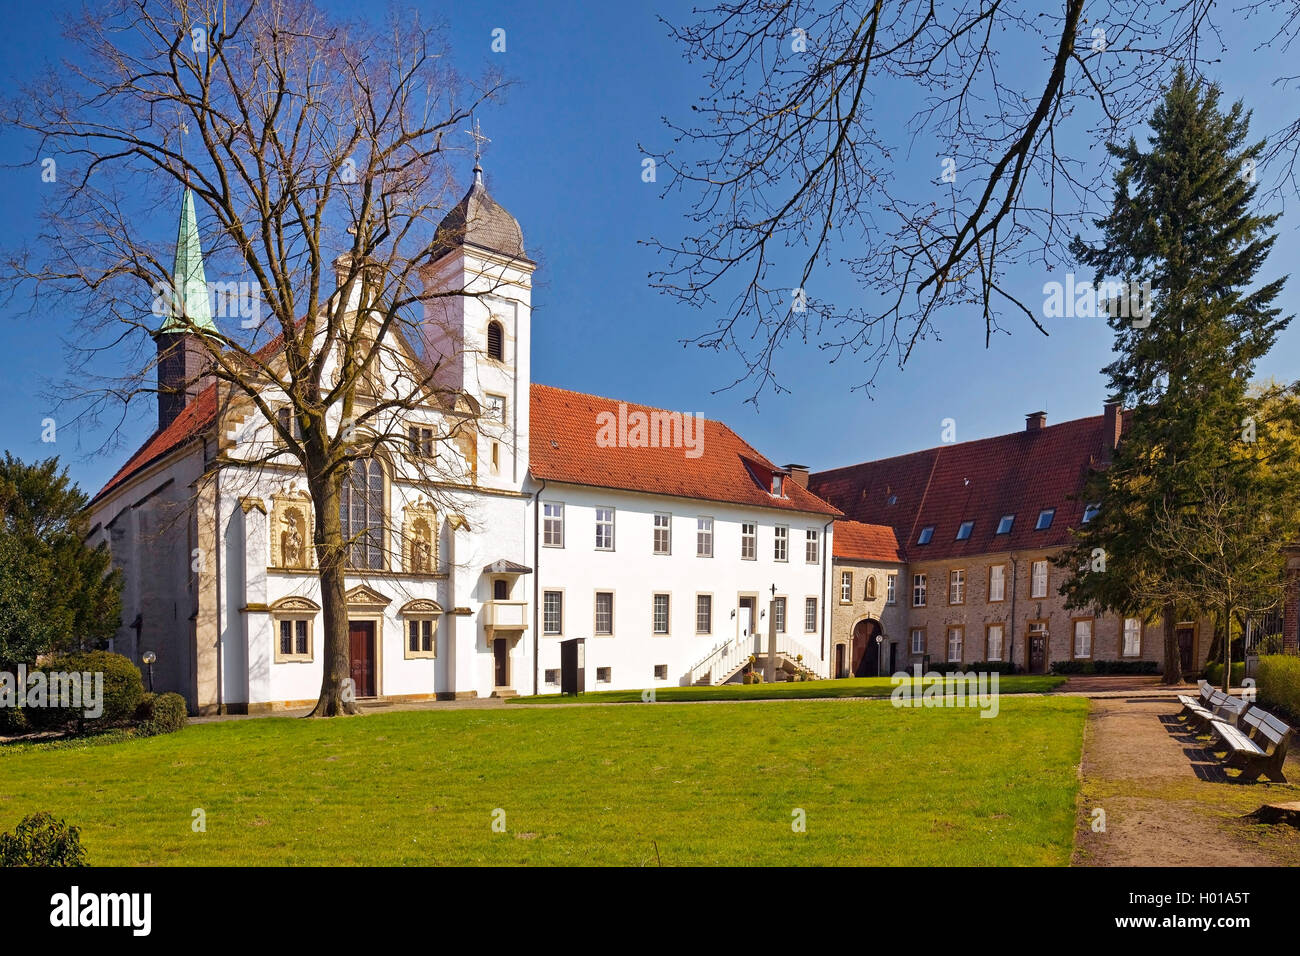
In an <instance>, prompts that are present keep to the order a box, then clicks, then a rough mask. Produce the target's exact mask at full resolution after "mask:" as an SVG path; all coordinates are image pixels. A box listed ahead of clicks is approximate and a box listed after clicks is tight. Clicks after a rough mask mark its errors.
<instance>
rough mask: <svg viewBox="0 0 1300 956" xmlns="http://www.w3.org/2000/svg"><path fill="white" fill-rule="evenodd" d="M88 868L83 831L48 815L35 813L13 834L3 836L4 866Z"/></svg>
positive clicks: (0, 854)
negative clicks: (82, 841)
mask: <svg viewBox="0 0 1300 956" xmlns="http://www.w3.org/2000/svg"><path fill="white" fill-rule="evenodd" d="M85 865H86V851H85V849H84V848H83V847H82V846H81V830H79V829H78V828H77V827H70V826H68V825H67V824H66V823H64V822H63V821H62V820H55V819H54V817H53V816H52V815H50V814H48V813H33V814H31V815H30V816H29V817H27V818H26V819H24V820H23V822H22V823H20V824H18V826H17V827H15V828H14V830H13V832H12V833H0V866H85Z"/></svg>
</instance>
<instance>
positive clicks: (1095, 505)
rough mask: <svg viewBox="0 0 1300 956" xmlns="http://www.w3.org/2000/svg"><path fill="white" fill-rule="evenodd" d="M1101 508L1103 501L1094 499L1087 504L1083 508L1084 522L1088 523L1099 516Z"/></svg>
mask: <svg viewBox="0 0 1300 956" xmlns="http://www.w3.org/2000/svg"><path fill="white" fill-rule="evenodd" d="M1100 510H1101V502H1098V501H1094V502H1092V503H1091V504H1088V505H1085V506H1084V509H1083V523H1084V524H1087V523H1088V522H1089V521H1091V520H1092V519H1093V518H1095V517H1097V512H1098V511H1100Z"/></svg>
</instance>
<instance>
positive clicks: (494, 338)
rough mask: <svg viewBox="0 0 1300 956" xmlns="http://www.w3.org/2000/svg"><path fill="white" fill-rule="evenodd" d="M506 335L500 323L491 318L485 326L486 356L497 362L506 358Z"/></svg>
mask: <svg viewBox="0 0 1300 956" xmlns="http://www.w3.org/2000/svg"><path fill="white" fill-rule="evenodd" d="M505 340H506V335H505V329H503V328H502V327H501V323H500V322H498V321H497V320H496V319H493V320H492V321H491V322H489V323H488V327H487V353H488V358H490V359H495V360H496V361H498V362H504V361H505V360H506V341H505Z"/></svg>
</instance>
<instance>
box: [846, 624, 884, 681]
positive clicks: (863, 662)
mask: <svg viewBox="0 0 1300 956" xmlns="http://www.w3.org/2000/svg"><path fill="white" fill-rule="evenodd" d="M880 632H881V628H880V622H879V621H877V620H873V619H872V618H869V617H865V618H863V619H862V620H860V621H858V623H857V624H854V625H853V644H852V650H851V651H850V653H849V666H850V668H851V669H852V670H851V673H852V675H853V676H854V677H875V676H876V675H877V674H878V673H879V672H880V645H879V644H877V643H876V637H877V636H878V635H879V634H880Z"/></svg>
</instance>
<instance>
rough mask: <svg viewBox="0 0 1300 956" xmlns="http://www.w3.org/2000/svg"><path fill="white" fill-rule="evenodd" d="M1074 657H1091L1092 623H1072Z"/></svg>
mask: <svg viewBox="0 0 1300 956" xmlns="http://www.w3.org/2000/svg"><path fill="white" fill-rule="evenodd" d="M1074 656H1075V657H1091V656H1092V621H1075V622H1074Z"/></svg>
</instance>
